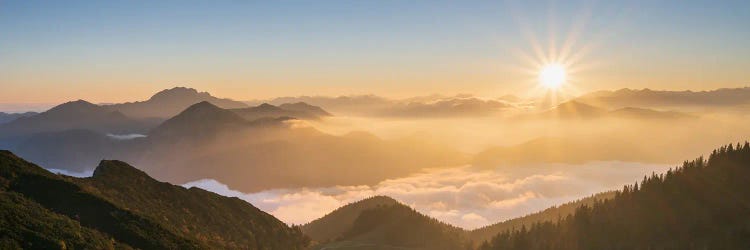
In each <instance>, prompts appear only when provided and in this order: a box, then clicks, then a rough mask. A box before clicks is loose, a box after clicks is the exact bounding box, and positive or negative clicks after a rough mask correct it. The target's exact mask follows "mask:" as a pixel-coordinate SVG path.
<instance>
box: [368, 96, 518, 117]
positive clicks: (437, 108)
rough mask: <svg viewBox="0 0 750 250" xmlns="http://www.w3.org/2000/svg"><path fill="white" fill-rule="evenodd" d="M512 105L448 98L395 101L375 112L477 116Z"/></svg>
mask: <svg viewBox="0 0 750 250" xmlns="http://www.w3.org/2000/svg"><path fill="white" fill-rule="evenodd" d="M511 107H512V106H511V105H509V104H507V103H504V102H500V101H494V100H482V99H479V98H474V97H470V98H458V97H455V98H446V99H440V100H436V101H430V102H416V101H414V102H408V103H394V104H392V105H391V106H390V107H387V108H383V109H381V110H379V111H377V112H375V114H376V115H378V116H386V117H413V118H435V117H438V118H439V117H467V116H468V117H475V116H487V115H492V114H497V113H499V112H501V111H502V110H503V109H507V108H511Z"/></svg>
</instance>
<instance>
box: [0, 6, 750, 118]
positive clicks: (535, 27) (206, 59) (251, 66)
mask: <svg viewBox="0 0 750 250" xmlns="http://www.w3.org/2000/svg"><path fill="white" fill-rule="evenodd" d="M271 2H272V3H271ZM748 25H750V1H687V0H684V1H650V0H649V1H505V2H503V1H269V2H249V1H2V0H0V103H18V102H61V101H65V100H71V99H86V100H89V101H93V102H121V101H132V100H139V99H146V98H147V97H148V96H150V95H151V94H153V93H154V92H156V91H158V90H161V89H164V88H168V87H172V86H178V85H179V86H189V87H194V88H197V89H199V90H202V91H209V92H211V93H213V94H214V95H217V96H222V97H230V98H234V99H240V100H247V99H254V98H267V97H272V96H282V95H303V94H304V95H339V94H364V93H374V94H378V95H384V96H392V97H405V96H413V95H427V94H432V93H443V94H454V93H459V92H460V93H474V94H478V95H482V96H488V97H493V96H500V95H503V94H523V93H524V92H527V91H529V89H532V88H534V87H535V86H534V85H535V83H534V78H535V76H534V75H533V74H532V73H528V72H527V71H530V72H535V71H537V70H538V69H537V68H536V67H535V66H532V65H530V64H528V63H526V60H525V59H524V57H523V56H520V55H521V54H527V55H531V57H537V56H536V55H535V53H534V49H533V48H534V44H535V43H536V44H539V45H540V46H539V47H542V48H543V50H545V51H547V52H546V53H548V54H556V53H554V52H552V53H550V52H549V51H550V50H549V49H548V48H549V44H555V45H556V47H557V48H558V49H557V51H560V48H561V47H563V45H564V44H565V41H566V40H569V39H568V38H569V37H570V38H574V39H572V40H570V41H574V43H571V44H572V45H573V46H571V49H570V51H571V52H572V54H580V55H582V56H581V57H580V60H578V61H577V62H576V63H575V64H574V67H572V68H576V69H578V70H573V69H571V70H570V71H575V72H574V73H571V78H572V79H573V81H574V82H573V83H571V84H573V85H574V86H575V87H576V88H577V89H579V90H580V91H591V90H600V89H614V88H624V87H628V88H646V87H647V88H652V89H679V90H683V89H693V90H703V89H713V88H719V87H739V86H748V85H750V80H748V79H750V70H749V69H750V26H748Z"/></svg>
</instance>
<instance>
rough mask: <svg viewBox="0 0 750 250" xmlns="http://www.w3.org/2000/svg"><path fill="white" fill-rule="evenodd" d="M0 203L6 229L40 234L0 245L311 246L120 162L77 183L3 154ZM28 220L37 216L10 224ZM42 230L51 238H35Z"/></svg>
mask: <svg viewBox="0 0 750 250" xmlns="http://www.w3.org/2000/svg"><path fill="white" fill-rule="evenodd" d="M0 204H1V205H3V206H5V207H9V206H10V208H11V209H12V210H3V211H2V213H3V214H6V215H8V216H3V217H0V225H4V226H3V227H2V229H0V230H6V228H30V227H31V226H34V227H40V228H37V229H32V232H34V233H35V234H30V233H23V232H24V231H14V232H13V233H9V234H5V233H4V234H3V236H2V237H0V244H2V245H6V244H7V245H13V244H17V245H21V246H23V244H29V243H34V244H35V245H34V248H37V247H41V246H44V244H56V246H58V247H59V246H60V245H61V244H62V245H63V246H64V245H68V247H76V246H79V247H81V248H87V247H91V248H97V249H102V248H103V249H107V248H109V249H112V248H113V244H114V245H124V247H127V246H133V247H136V248H141V249H303V248H304V246H305V245H306V244H307V242H308V240H307V239H306V238H305V237H304V236H302V233H301V231H300V230H299V229H298V228H289V227H287V226H286V225H285V224H284V223H282V222H281V221H279V220H277V219H275V218H274V217H273V216H271V215H268V214H266V213H264V212H262V211H260V210H258V209H257V208H255V207H253V206H252V205H250V204H248V203H246V202H244V201H242V200H240V199H237V198H227V197H223V196H219V195H217V194H214V193H210V192H207V191H204V190H201V189H197V188H191V189H185V188H182V187H179V186H175V185H171V184H169V183H164V182H158V181H156V180H154V179H152V178H151V177H149V176H148V175H146V174H145V173H144V172H142V171H140V170H137V169H135V168H133V167H132V166H130V165H128V164H126V163H124V162H119V161H102V162H101V164H100V165H99V167H97V168H96V170H95V171H94V176H93V177H91V178H84V179H77V178H72V177H64V176H59V175H54V174H52V173H49V172H47V171H46V170H44V169H42V168H40V167H38V166H36V165H33V164H31V163H28V162H26V161H24V160H22V159H20V158H18V157H16V156H14V155H13V154H11V153H10V152H8V151H0ZM10 204H14V205H12V206H11V205H10ZM30 215H36V216H35V217H34V219H33V220H12V219H11V218H17V217H19V216H27V217H28V216H30ZM34 221H43V222H44V223H48V222H54V223H55V224H41V225H39V224H32V223H33V222H34ZM78 223H80V226H78V227H76V225H77V224H78ZM54 229H58V230H61V231H56V232H53V231H52V230H54ZM40 232H49V233H45V234H44V235H41V236H37V235H38V234H39V233H40ZM72 235H76V236H72ZM110 238H112V239H114V241H111V240H109V239H110ZM36 243H39V244H40V245H36ZM58 247H55V248H58Z"/></svg>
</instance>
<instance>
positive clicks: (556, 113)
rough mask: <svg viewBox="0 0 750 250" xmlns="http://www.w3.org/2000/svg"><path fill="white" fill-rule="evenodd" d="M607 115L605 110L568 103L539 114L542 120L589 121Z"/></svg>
mask: <svg viewBox="0 0 750 250" xmlns="http://www.w3.org/2000/svg"><path fill="white" fill-rule="evenodd" d="M606 114H607V110H605V109H602V108H598V107H594V106H591V105H588V104H585V103H581V102H576V101H568V102H564V103H561V104H559V105H557V106H556V107H554V108H552V109H550V110H548V111H546V112H543V113H541V114H540V115H539V116H540V117H542V118H562V119H570V118H576V119H591V118H599V117H602V116H604V115H606Z"/></svg>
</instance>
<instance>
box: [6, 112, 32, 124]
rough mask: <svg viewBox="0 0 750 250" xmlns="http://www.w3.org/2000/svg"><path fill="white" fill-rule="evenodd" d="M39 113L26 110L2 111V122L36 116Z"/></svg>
mask: <svg viewBox="0 0 750 250" xmlns="http://www.w3.org/2000/svg"><path fill="white" fill-rule="evenodd" d="M37 114H39V113H37V112H25V113H4V112H0V124H4V123H9V122H12V121H14V120H16V119H18V118H21V117H29V116H34V115H37Z"/></svg>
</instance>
